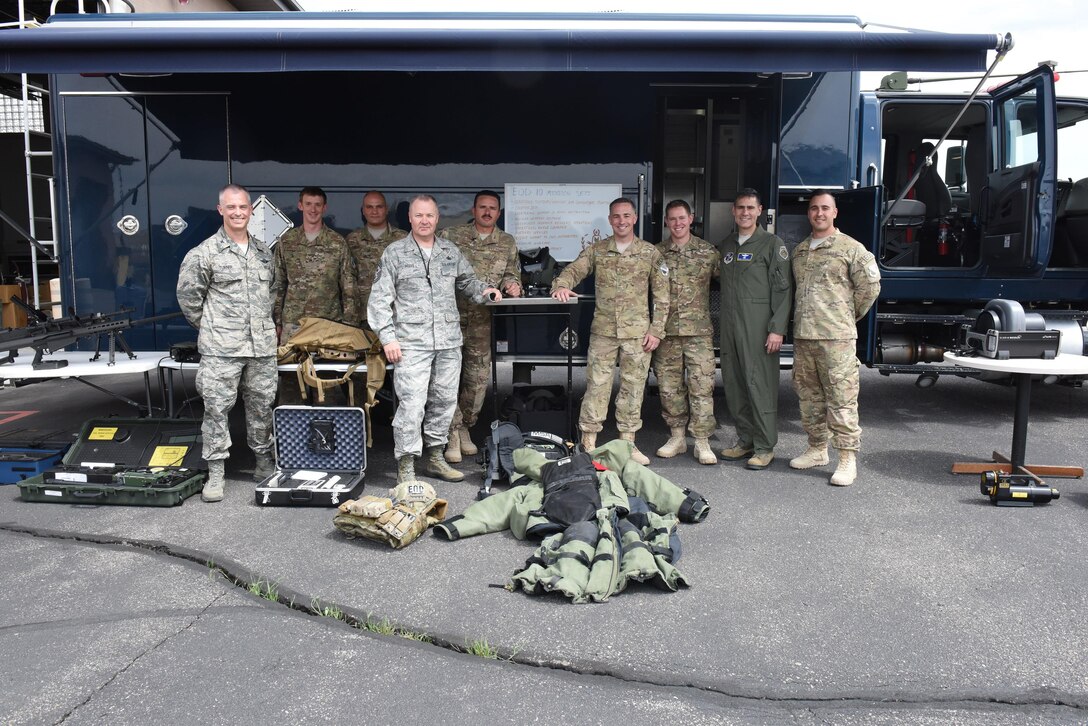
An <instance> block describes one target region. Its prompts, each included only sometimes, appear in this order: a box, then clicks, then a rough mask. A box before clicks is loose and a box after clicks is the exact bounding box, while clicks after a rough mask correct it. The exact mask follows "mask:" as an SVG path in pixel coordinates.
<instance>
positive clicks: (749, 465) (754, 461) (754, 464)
mask: <svg viewBox="0 0 1088 726" xmlns="http://www.w3.org/2000/svg"><path fill="white" fill-rule="evenodd" d="M772 461H774V452H773V451H766V452H764V453H762V454H754V455H752V458H750V459H748V461H747V462H745V464H744V468H745V469H751V470H752V471H761V470H763V469H766V468H767V467H768V466H770V465H771V462H772Z"/></svg>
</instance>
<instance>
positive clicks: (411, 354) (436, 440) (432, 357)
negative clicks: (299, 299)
mask: <svg viewBox="0 0 1088 726" xmlns="http://www.w3.org/2000/svg"><path fill="white" fill-rule="evenodd" d="M408 218H409V220H410V221H411V223H412V232H411V234H409V235H408V236H407V237H405V238H404V239H401V240H397V241H396V242H393V243H391V244H390V245H389V246H388V247H386V248H385V252H383V253H382V259H381V262H380V263H379V264H378V270H377V272H376V273H375V275H374V288H373V290H372V292H371V295H370V302H369V304H368V305H367V319H368V320H369V321H370V324H371V325H372V326H373V328H374V332H376V333H377V334H378V338H379V339H380V340H381V342H382V346H383V347H384V349H385V357H386V359H387V360H388V361H389V362H390V363H392V364H393V365H394V377H393V385H394V388H395V389H396V392H397V398H398V400H399V404H398V406H397V412H396V414H395V415H394V416H393V455H394V456H395V457H396V459H397V481H398V482H404V481H413V480H415V478H416V475H415V460H416V459H417V458H419V457H420V456H421V455H422V456H423V471H424V472H425V473H427V474H430V475H432V476H436V477H438V478H440V479H444V480H446V481H461V480H462V479H464V478H465V475H464V474H462V473H461V472H459V471H457V470H456V469H454V468H452V467H450V465H449V464H447V463H446V460H445V459H443V458H442V450H443V449H444V448H445V446H446V441H447V440H448V438H449V430H450V421H451V420H452V419H453V414H454V411H455V410H456V408H457V384H458V382H459V381H460V379H461V326H460V324H459V322H460V318H459V317H458V315H457V303H456V300H455V294H460V295H461V296H463V297H470V298H472V299H473V300H475V301H476V302H478V303H482V302H484V300H486V299H487V298H488V297H489V296H490V297H491V298H492V299H495V300H501V299H502V294H501V293H500V292H499V291H498V289H496V288H494V287H489V286H488V285H487V283H485V282H483V281H482V280H479V279H477V278H476V275H475V273H474V272H473V270H472V265H470V264H469V262H468V260H466V259H465V257H464V255H462V254H461V252H460V251H459V250H458V249H457V245H455V244H453V243H452V242H450V241H449V240H447V239H443V238H441V237H439V236H437V234H436V233H435V230H436V229H438V203H437V202H435V200H434V197H432V196H430V195H427V194H421V195H419V196H417V197H416V198H415V199H413V200H412V204H411V206H410V207H409V210H408ZM421 425H422V427H423V431H422V436H421V435H420V426H421Z"/></svg>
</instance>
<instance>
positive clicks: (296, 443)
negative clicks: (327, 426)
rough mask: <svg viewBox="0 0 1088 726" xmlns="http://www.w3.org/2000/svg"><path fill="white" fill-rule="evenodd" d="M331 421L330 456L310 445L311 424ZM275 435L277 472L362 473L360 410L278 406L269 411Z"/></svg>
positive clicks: (362, 419)
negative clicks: (318, 421)
mask: <svg viewBox="0 0 1088 726" xmlns="http://www.w3.org/2000/svg"><path fill="white" fill-rule="evenodd" d="M314 420H321V421H331V422H332V426H333V432H334V433H333V439H334V441H335V446H334V449H333V451H331V452H320V451H315V450H314V447H313V446H312V444H311V442H310V437H311V435H312V430H313V427H312V426H311V425H310V422H311V421H314ZM272 425H273V428H274V430H275V435H276V466H277V467H278V468H279V469H281V470H285V469H288V470H290V469H316V470H319V471H364V470H366V415H365V414H364V413H363V409H361V408H352V407H342V408H331V407H322V406H280V407H278V408H276V410H275V411H273V414H272Z"/></svg>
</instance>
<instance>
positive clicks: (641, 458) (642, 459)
mask: <svg viewBox="0 0 1088 726" xmlns="http://www.w3.org/2000/svg"><path fill="white" fill-rule="evenodd" d="M620 439H622V440H623V441H630V442H631V461H636V462H638V463H639V464H642V465H643V466H649V465H650V459H649V457H647V456H646V454H643V453H642V452H641V451H639V450H638V447H637V446H635V445H634V443H635V435H634V433H632V432H630V431H628V432H625V433H621V434H620Z"/></svg>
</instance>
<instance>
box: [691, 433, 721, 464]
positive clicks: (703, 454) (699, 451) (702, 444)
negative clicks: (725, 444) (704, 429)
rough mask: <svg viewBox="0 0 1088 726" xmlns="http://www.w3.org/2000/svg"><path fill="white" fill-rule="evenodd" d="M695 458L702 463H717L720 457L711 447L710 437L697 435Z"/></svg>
mask: <svg viewBox="0 0 1088 726" xmlns="http://www.w3.org/2000/svg"><path fill="white" fill-rule="evenodd" d="M695 460H696V461H698V462H699V463H700V464H717V463H718V457H717V456H715V455H714V449H712V448H710V439H709V438H701V439H700V438H699V437H698V436H696V437H695Z"/></svg>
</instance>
